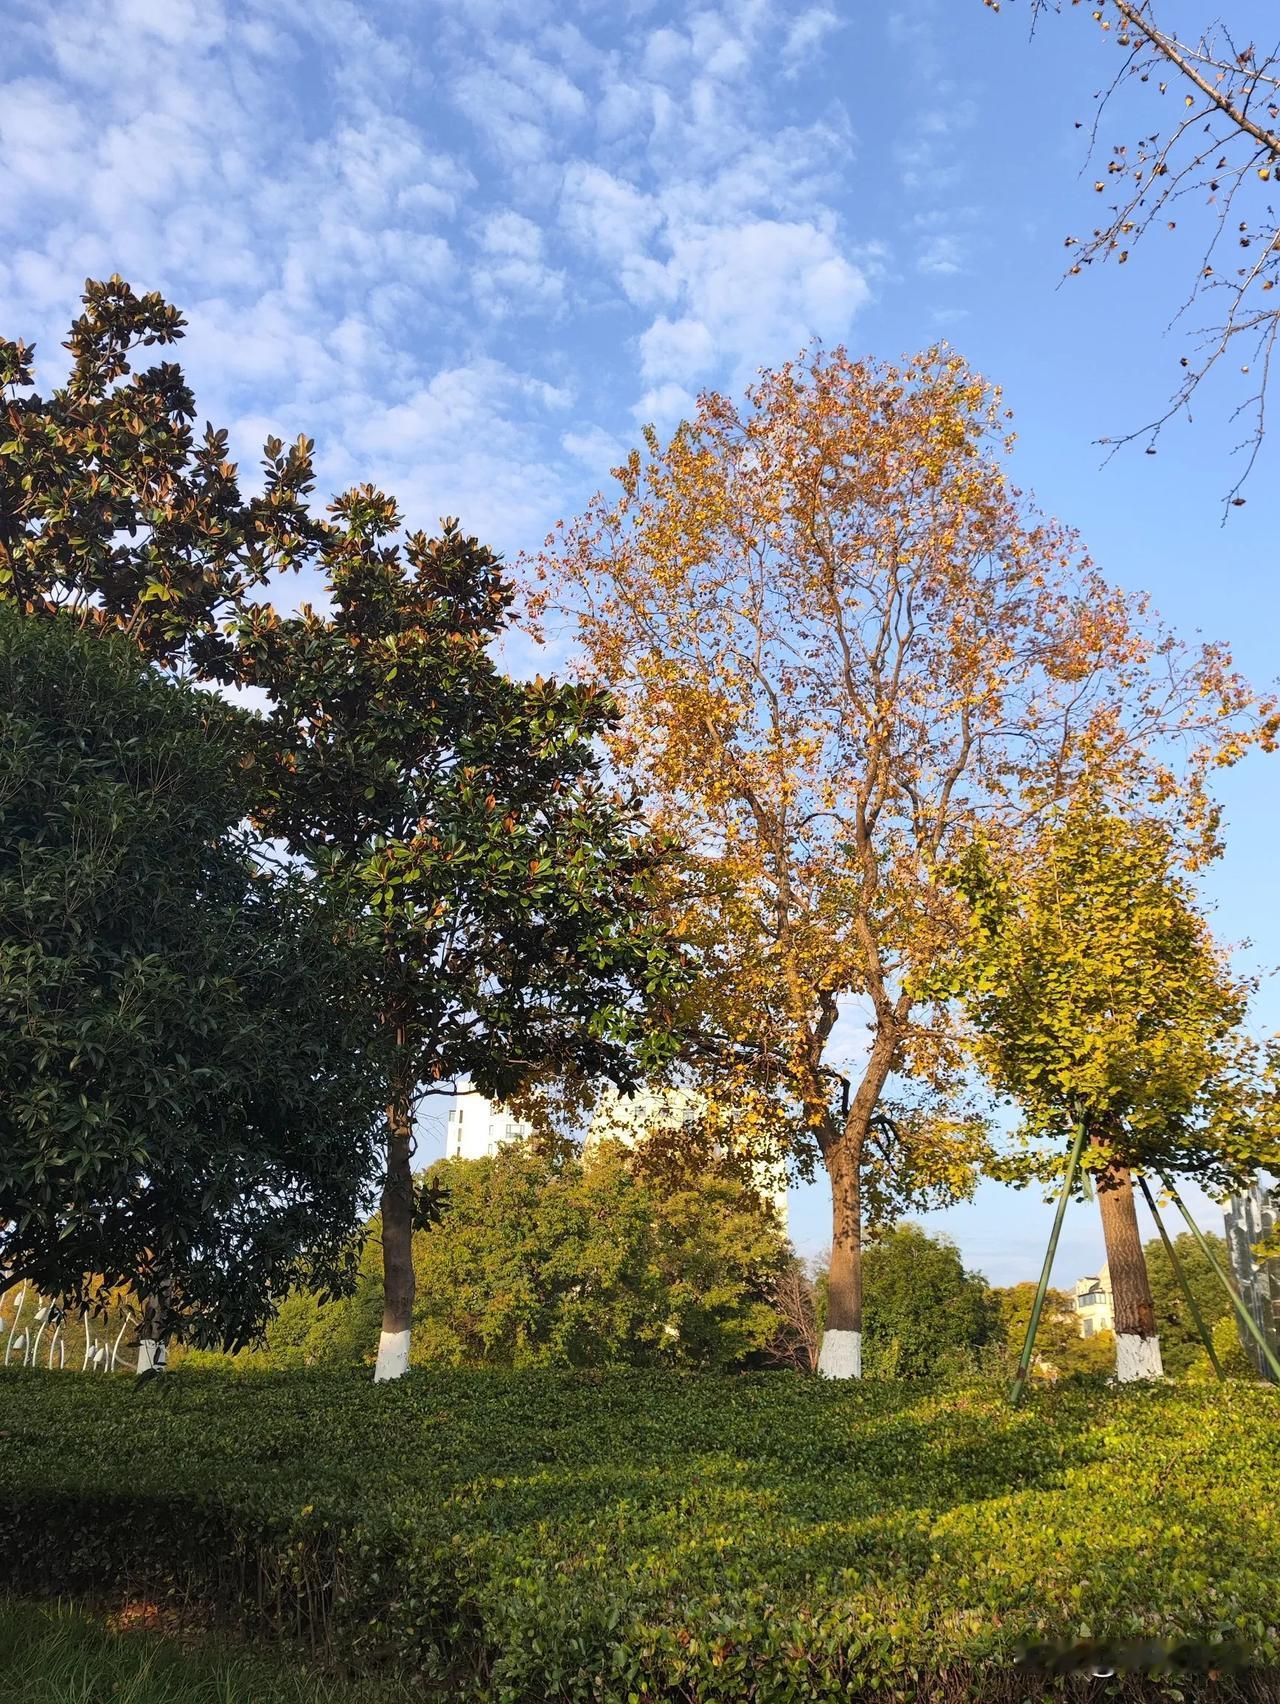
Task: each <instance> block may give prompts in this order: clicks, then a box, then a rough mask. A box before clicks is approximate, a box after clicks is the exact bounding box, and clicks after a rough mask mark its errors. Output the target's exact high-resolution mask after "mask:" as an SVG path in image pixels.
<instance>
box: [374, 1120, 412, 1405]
mask: <svg viewBox="0 0 1280 1704" xmlns="http://www.w3.org/2000/svg"><path fill="white" fill-rule="evenodd" d="M412 1136H413V1119H412V1115H411V1114H410V1112H409V1110H408V1108H407V1107H406V1106H404V1105H403V1104H393V1105H391V1106H389V1107H388V1108H387V1176H386V1181H385V1182H384V1183H383V1186H382V1281H383V1292H384V1300H383V1306H382V1335H381V1337H380V1338H379V1339H378V1361H377V1365H376V1366H375V1367H374V1371H373V1377H374V1382H375V1383H381V1382H382V1381H383V1380H385V1379H398V1378H401V1377H403V1375H404V1374H405V1373H407V1372H408V1370H409V1333H410V1329H411V1327H412V1324H413V1289H414V1285H413V1166H412V1157H411V1143H412Z"/></svg>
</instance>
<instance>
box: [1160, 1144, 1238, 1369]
mask: <svg viewBox="0 0 1280 1704" xmlns="http://www.w3.org/2000/svg"><path fill="white" fill-rule="evenodd" d="M1138 1187H1139V1188H1140V1189H1141V1190H1142V1196H1143V1200H1144V1201H1145V1202H1146V1204H1147V1206H1148V1207H1149V1208H1150V1209H1151V1217H1152V1218H1153V1219H1154V1220H1155V1222H1156V1229H1157V1230H1158V1231H1159V1233H1160V1241H1161V1242H1162V1243H1163V1244H1164V1252H1165V1253H1166V1254H1167V1255H1168V1256H1169V1264H1170V1265H1171V1266H1172V1267H1173V1275H1174V1277H1175V1278H1176V1279H1177V1280H1178V1284H1179V1287H1180V1288H1181V1290H1182V1294H1183V1295H1184V1296H1185V1298H1186V1302H1187V1306H1188V1307H1189V1308H1190V1309H1191V1317H1192V1319H1194V1320H1195V1322H1196V1330H1197V1331H1198V1332H1199V1333H1200V1341H1201V1342H1202V1343H1203V1344H1204V1346H1205V1351H1206V1353H1207V1354H1208V1356H1209V1359H1210V1360H1211V1361H1212V1362H1213V1370H1214V1372H1215V1373H1217V1375H1218V1378H1219V1380H1222V1379H1224V1378H1226V1376H1227V1375H1226V1374H1225V1373H1224V1372H1223V1370H1222V1362H1221V1361H1220V1360H1219V1359H1218V1352H1217V1350H1216V1349H1215V1348H1214V1346H1213V1334H1212V1333H1211V1332H1210V1330H1209V1328H1208V1326H1207V1325H1206V1324H1205V1323H1204V1316H1203V1315H1202V1314H1201V1312H1200V1309H1199V1308H1198V1307H1197V1306H1196V1299H1195V1297H1194V1296H1193V1295H1192V1294H1191V1286H1190V1284H1189V1283H1188V1282H1187V1275H1186V1272H1185V1271H1184V1270H1183V1266H1182V1262H1181V1261H1180V1260H1179V1259H1178V1257H1177V1255H1176V1254H1175V1253H1174V1250H1173V1243H1172V1242H1171V1241H1170V1240H1169V1233H1168V1231H1166V1230H1165V1228H1164V1220H1163V1219H1162V1218H1161V1217H1160V1214H1159V1211H1158V1210H1157V1208H1156V1198H1155V1196H1154V1195H1152V1193H1151V1190H1150V1188H1149V1187H1148V1185H1147V1180H1146V1178H1145V1177H1143V1176H1142V1174H1141V1172H1139V1174H1138Z"/></svg>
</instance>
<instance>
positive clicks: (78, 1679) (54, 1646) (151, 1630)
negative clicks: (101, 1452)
mask: <svg viewBox="0 0 1280 1704" xmlns="http://www.w3.org/2000/svg"><path fill="white" fill-rule="evenodd" d="M152 1607H153V1606H144V1605H134V1606H132V1609H133V1611H134V1613H132V1614H124V1615H116V1616H111V1617H108V1616H104V1615H102V1614H92V1613H90V1612H89V1611H87V1610H85V1609H82V1608H78V1607H75V1606H73V1605H69V1604H39V1603H30V1602H27V1603H23V1602H19V1601H16V1600H13V1599H10V1600H7V1601H5V1600H0V1698H2V1699H3V1700H4V1704H397V1701H398V1700H401V1699H403V1700H405V1701H406V1704H407V1701H408V1700H410V1699H412V1698H421V1696H422V1694H421V1693H420V1692H417V1691H412V1692H411V1691H410V1690H408V1689H405V1688H402V1687H401V1686H399V1685H398V1684H396V1683H394V1682H392V1681H389V1680H388V1679H387V1677H385V1676H380V1677H379V1678H378V1679H377V1680H376V1681H375V1680H370V1681H366V1682H363V1683H349V1682H345V1681H342V1680H338V1679H334V1678H332V1677H329V1676H326V1675H322V1674H319V1673H317V1672H315V1671H314V1670H312V1669H308V1668H304V1667H302V1666H301V1665H300V1664H299V1662H298V1658H297V1654H296V1652H294V1651H284V1650H281V1651H278V1652H277V1653H276V1654H275V1655H274V1657H271V1656H267V1655H264V1654H262V1653H260V1652H249V1651H245V1650H243V1649H241V1648H238V1647H237V1646H235V1645H233V1644H231V1643H230V1642H228V1641H227V1640H225V1639H218V1638H215V1637H212V1636H211V1635H209V1634H208V1633H202V1632H197V1631H193V1630H190V1629H188V1630H184V1631H182V1632H181V1633H174V1632H168V1633H166V1632H165V1631H163V1630H162V1628H157V1627H156V1626H154V1625H151V1622H152V1620H153V1617H152V1616H151V1615H148V1614H146V1613H143V1612H145V1611H146V1610H147V1609H149V1608H152Z"/></svg>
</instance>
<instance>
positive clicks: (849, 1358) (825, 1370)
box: [818, 1331, 862, 1379]
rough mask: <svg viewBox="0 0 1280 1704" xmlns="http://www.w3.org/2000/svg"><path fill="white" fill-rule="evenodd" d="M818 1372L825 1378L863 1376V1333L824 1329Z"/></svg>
mask: <svg viewBox="0 0 1280 1704" xmlns="http://www.w3.org/2000/svg"><path fill="white" fill-rule="evenodd" d="M818 1372H819V1373H820V1374H821V1375H822V1377H823V1378H824V1379H860V1378H861V1377H862V1333H861V1332H860V1331H824V1332H823V1334H822V1349H821V1351H820V1353H819V1355H818Z"/></svg>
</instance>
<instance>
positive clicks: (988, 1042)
mask: <svg viewBox="0 0 1280 1704" xmlns="http://www.w3.org/2000/svg"><path fill="white" fill-rule="evenodd" d="M957 882H958V885H959V887H960V889H961V890H962V891H963V892H964V893H965V894H966V896H967V897H968V899H969V901H970V903H971V904H972V907H973V924H972V931H971V934H970V936H969V939H968V941H967V943H966V947H965V949H964V951H963V952H962V954H961V955H960V956H961V959H962V960H963V962H964V964H965V967H966V968H965V973H964V976H965V980H966V981H967V988H966V991H965V994H964V1004H965V1006H966V1009H967V1011H968V1014H969V1016H970V1017H971V1019H972V1021H973V1025H974V1033H973V1037H972V1045H973V1048H974V1053H975V1057H976V1058H977V1060H978V1062H979V1063H980V1064H981V1066H982V1067H983V1069H984V1070H985V1072H986V1073H987V1075H988V1078H989V1080H990V1081H991V1083H992V1084H993V1086H994V1087H995V1088H996V1089H997V1090H999V1091H1000V1092H1001V1093H1002V1094H1004V1095H1006V1096H1008V1097H1010V1098H1011V1099H1012V1100H1013V1101H1014V1102H1015V1103H1016V1104H1017V1106H1018V1107H1019V1109H1020V1111H1021V1115H1022V1123H1021V1128H1020V1130H1019V1132H1018V1136H1019V1144H1018V1147H1017V1148H1016V1149H1015V1150H1014V1151H1013V1152H1012V1153H1011V1154H1010V1155H1008V1156H1007V1157H1006V1158H1005V1159H1004V1160H1003V1162H1002V1163H1001V1164H1000V1166H999V1167H998V1168H997V1169H998V1170H999V1171H1000V1172H1001V1173H1002V1174H1003V1175H1005V1176H1007V1177H1011V1178H1012V1179H1014V1180H1015V1181H1017V1182H1019V1183H1026V1182H1027V1181H1028V1180H1030V1179H1032V1178H1042V1179H1044V1178H1050V1177H1061V1176H1062V1175H1063V1173H1064V1172H1065V1173H1067V1174H1068V1178H1070V1175H1071V1174H1070V1172H1069V1170H1068V1168H1069V1166H1070V1158H1071V1155H1072V1154H1073V1153H1078V1154H1079V1156H1080V1173H1079V1178H1080V1181H1079V1183H1078V1184H1077V1186H1076V1187H1077V1189H1079V1188H1083V1187H1087V1181H1088V1180H1090V1179H1091V1180H1092V1182H1093V1184H1094V1185H1095V1186H1096V1191H1097V1199H1098V1206H1099V1210H1100V1212H1101V1216H1102V1230H1103V1236H1104V1239H1105V1242H1106V1250H1107V1263H1108V1266H1109V1269H1110V1277H1111V1286H1112V1295H1113V1305H1114V1309H1115V1333H1116V1373H1117V1376H1118V1377H1119V1378H1120V1379H1121V1380H1131V1379H1143V1378H1158V1377H1159V1376H1160V1374H1161V1371H1162V1367H1161V1357H1160V1344H1159V1338H1158V1335H1157V1330H1156V1319H1155V1310H1154V1307H1153V1303H1152V1295H1151V1287H1150V1283H1149V1281H1148V1277H1147V1268H1146V1260H1145V1256H1144V1254H1143V1249H1142V1242H1141V1238H1140V1235H1139V1231H1138V1219H1137V1213H1136V1211H1135V1207H1134V1192H1133V1173H1134V1172H1135V1171H1139V1172H1151V1173H1153V1174H1154V1175H1155V1176H1156V1177H1162V1176H1165V1175H1169V1174H1173V1173H1180V1174H1184V1175H1186V1176H1190V1177H1193V1178H1195V1179H1196V1180H1197V1181H1198V1182H1199V1183H1201V1184H1202V1185H1203V1186H1204V1187H1205V1188H1206V1189H1209V1190H1210V1191H1213V1192H1216V1193H1226V1192H1227V1191H1229V1190H1232V1189H1236V1188H1240V1187H1243V1186H1245V1185H1246V1184H1248V1183H1250V1182H1251V1181H1252V1180H1253V1179H1254V1178H1255V1177H1256V1175H1257V1173H1258V1171H1259V1170H1260V1169H1261V1168H1264V1167H1275V1166H1276V1165H1277V1164H1278V1163H1280V1100H1278V1099H1277V1096H1276V1093H1275V1089H1274V1085H1273V1084H1272V1082H1271V1066H1272V1059H1271V1055H1270V1053H1269V1051H1268V1050H1267V1049H1265V1048H1261V1047H1259V1046H1258V1045H1256V1044H1255V1043H1253V1042H1252V1041H1251V1040H1250V1038H1249V1037H1248V1035H1247V1034H1246V1032H1245V1031H1244V1030H1243V1029H1242V1028H1241V1025H1242V1023H1243V1020H1244V1018H1245V1014H1246V1008H1247V1005H1248V1000H1249V995H1250V993H1251V984H1250V983H1249V982H1248V981H1247V980H1246V979H1243V978H1241V977H1239V976H1237V975H1236V974H1234V973H1233V971H1232V969H1231V966H1230V962H1229V959H1228V956H1227V954H1226V953H1225V952H1224V951H1223V950H1222V948H1220V947H1219V946H1218V945H1217V943H1215V941H1214V939H1213V937H1212V935H1211V933H1210V931H1209V928H1208V926H1207V924H1206V922H1205V919H1204V918H1203V916H1202V915H1201V913H1200V911H1199V910H1198V908H1197V905H1196V896H1195V892H1194V890H1193V888H1192V886H1191V884H1190V882H1189V880H1188V877H1187V875H1186V874H1185V872H1184V871H1183V870H1180V868H1179V858H1178V849H1177V846H1176V843H1175V841H1174V838H1173V836H1172V835H1171V833H1170V830H1169V828H1168V826H1167V825H1165V824H1163V823H1160V822H1157V821H1152V820H1149V819H1148V820H1143V819H1140V818H1139V819H1134V820H1130V819H1127V818H1126V817H1124V816H1122V815H1119V814H1117V813H1116V812H1115V811H1111V810H1107V809H1106V808H1105V806H1104V805H1103V804H1102V803H1101V802H1100V801H1099V800H1098V799H1096V798H1092V797H1089V796H1087V795H1083V796H1081V797H1079V798H1077V799H1076V800H1074V801H1073V802H1072V803H1071V805H1070V806H1069V807H1068V808H1067V809H1065V810H1064V811H1062V812H1061V813H1059V814H1057V815H1055V817H1054V819H1053V820H1052V821H1051V822H1050V823H1049V824H1047V825H1046V827H1045V829H1044V830H1043V832H1042V833H1041V835H1040V836H1039V838H1038V840H1037V842H1036V844H1035V847H1034V848H1033V849H1032V850H1031V851H1030V852H1029V853H1027V854H1024V856H1023V857H1022V858H1021V859H1020V860H1019V862H1018V865H1017V867H1016V868H1011V867H1009V866H1008V865H1007V864H1005V863H1002V862H1001V861H1000V860H998V859H997V860H993V859H991V858H989V857H988V856H987V855H986V854H985V853H984V852H983V850H982V849H981V848H980V847H975V848H974V849H973V850H972V851H971V852H970V854H969V855H968V856H967V858H966V860H965V863H964V867H963V868H962V869H961V870H960V871H959V872H958V873H957Z"/></svg>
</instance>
